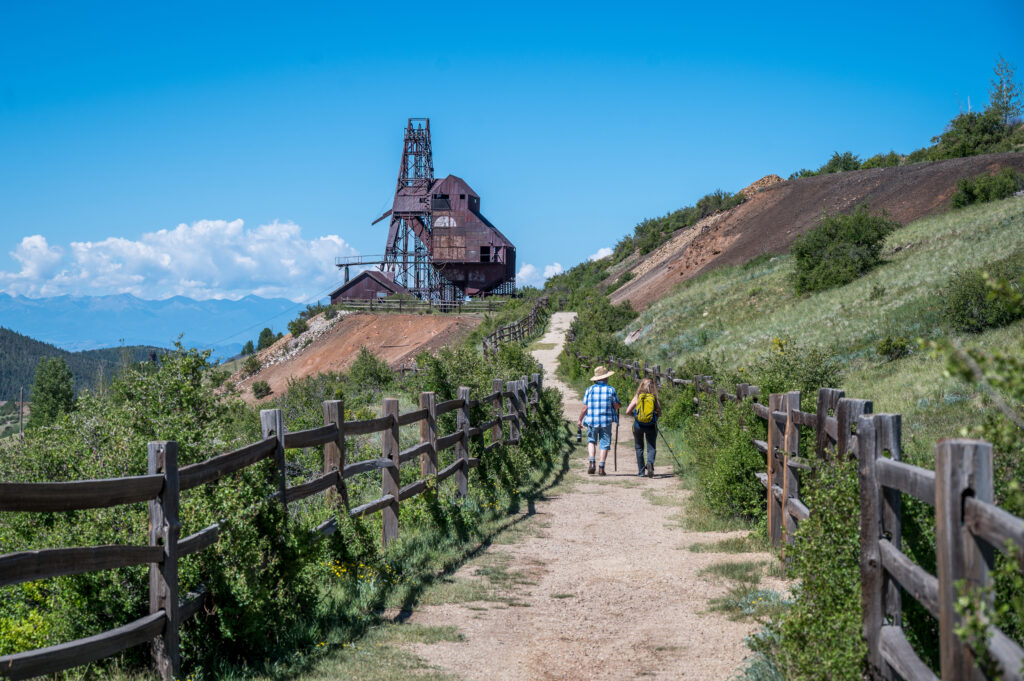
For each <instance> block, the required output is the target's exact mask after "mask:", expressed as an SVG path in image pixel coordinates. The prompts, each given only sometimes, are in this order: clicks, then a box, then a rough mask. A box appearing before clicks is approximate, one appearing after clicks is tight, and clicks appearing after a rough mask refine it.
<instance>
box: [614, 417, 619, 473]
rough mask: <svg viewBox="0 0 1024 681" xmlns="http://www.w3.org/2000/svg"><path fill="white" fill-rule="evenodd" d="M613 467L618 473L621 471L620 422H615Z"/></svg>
mask: <svg viewBox="0 0 1024 681" xmlns="http://www.w3.org/2000/svg"><path fill="white" fill-rule="evenodd" d="M612 452H614V453H613V454H612V466H614V468H613V469H612V470H613V471H615V472H616V473H618V472H619V422H618V421H616V422H615V442H614V443H613V444H612Z"/></svg>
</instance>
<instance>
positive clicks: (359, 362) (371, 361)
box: [347, 347, 395, 391]
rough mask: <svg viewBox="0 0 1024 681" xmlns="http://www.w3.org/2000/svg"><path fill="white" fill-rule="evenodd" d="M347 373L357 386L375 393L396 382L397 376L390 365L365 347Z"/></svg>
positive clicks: (360, 349) (360, 350)
mask: <svg viewBox="0 0 1024 681" xmlns="http://www.w3.org/2000/svg"><path fill="white" fill-rule="evenodd" d="M347 373H348V377H349V379H351V381H352V382H353V383H354V384H355V385H358V386H362V387H363V388H367V389H369V390H373V391H379V390H382V389H383V388H386V387H387V386H389V385H391V383H392V382H393V381H394V380H395V374H394V372H392V371H391V367H389V366H388V363H387V362H385V361H384V360H382V359H378V358H377V356H376V355H374V354H373V353H372V352H370V351H369V350H367V349H366V348H365V347H363V348H359V354H358V355H357V356H356V361H355V362H353V363H352V366H351V367H349V369H348V372H347Z"/></svg>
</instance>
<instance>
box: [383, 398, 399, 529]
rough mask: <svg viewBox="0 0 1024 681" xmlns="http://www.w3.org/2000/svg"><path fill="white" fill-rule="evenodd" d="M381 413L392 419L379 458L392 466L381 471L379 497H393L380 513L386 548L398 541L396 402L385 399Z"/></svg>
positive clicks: (384, 434)
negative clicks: (395, 540)
mask: <svg viewBox="0 0 1024 681" xmlns="http://www.w3.org/2000/svg"><path fill="white" fill-rule="evenodd" d="M382 411H383V414H382V415H383V416H390V417H392V421H391V425H390V426H388V428H387V429H386V430H384V431H383V432H382V433H381V452H382V454H381V457H382V458H384V459H388V460H389V461H390V462H391V464H392V465H390V466H388V467H386V468H382V469H381V488H380V491H381V496H384V495H386V494H390V495H392V496H393V497H394V499H393V500H392V501H391V503H390V504H388V505H387V506H385V507H384V509H383V511H382V512H381V518H382V520H383V531H382V535H383V536H382V541H383V543H384V546H387V545H388V544H390V543H391V541H392V540H394V539H398V495H399V490H400V489H401V483H400V482H399V480H400V478H399V470H398V466H399V461H398V451H399V450H398V400H396V399H395V398H393V397H385V398H384V408H383V410H382Z"/></svg>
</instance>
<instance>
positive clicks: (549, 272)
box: [544, 262, 562, 280]
mask: <svg viewBox="0 0 1024 681" xmlns="http://www.w3.org/2000/svg"><path fill="white" fill-rule="evenodd" d="M561 273H562V266H561V265H560V264H558V263H557V262H556V263H553V264H551V265H545V266H544V279H545V280H547V279H550V278H551V277H553V276H555V275H557V274H561Z"/></svg>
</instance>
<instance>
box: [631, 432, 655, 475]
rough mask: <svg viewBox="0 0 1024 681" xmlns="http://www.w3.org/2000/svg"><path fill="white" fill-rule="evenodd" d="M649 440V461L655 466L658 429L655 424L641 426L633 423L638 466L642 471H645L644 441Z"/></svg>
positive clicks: (634, 446)
mask: <svg viewBox="0 0 1024 681" xmlns="http://www.w3.org/2000/svg"><path fill="white" fill-rule="evenodd" d="M645 438H646V440H647V460H648V461H649V462H650V463H651V465H652V466H653V465H654V455H655V454H656V453H657V441H658V427H657V426H656V425H654V424H651V425H649V426H641V425H638V424H637V423H635V422H634V423H633V448H634V449H635V450H636V466H637V468H638V469H640V470H641V471H642V470H643V469H644V439H645Z"/></svg>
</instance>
